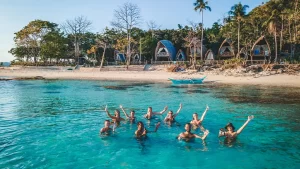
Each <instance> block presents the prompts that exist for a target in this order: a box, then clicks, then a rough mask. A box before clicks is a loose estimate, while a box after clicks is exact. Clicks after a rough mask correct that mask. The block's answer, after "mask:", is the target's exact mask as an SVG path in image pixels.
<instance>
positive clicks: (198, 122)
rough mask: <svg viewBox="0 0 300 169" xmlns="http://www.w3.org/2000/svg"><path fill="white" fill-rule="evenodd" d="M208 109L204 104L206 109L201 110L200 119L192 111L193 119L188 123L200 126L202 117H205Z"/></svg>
mask: <svg viewBox="0 0 300 169" xmlns="http://www.w3.org/2000/svg"><path fill="white" fill-rule="evenodd" d="M208 110H209V107H208V105H206V109H205V110H204V112H203V114H202V116H201V118H200V119H198V114H197V113H194V114H193V120H192V121H191V122H190V123H191V124H192V125H193V126H195V127H200V126H201V125H202V122H203V119H204V117H205V115H206V113H207V111H208Z"/></svg>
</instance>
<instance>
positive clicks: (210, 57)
mask: <svg viewBox="0 0 300 169" xmlns="http://www.w3.org/2000/svg"><path fill="white" fill-rule="evenodd" d="M214 59H215V55H214V52H213V51H212V50H211V49H209V50H208V51H207V52H206V54H205V60H214Z"/></svg>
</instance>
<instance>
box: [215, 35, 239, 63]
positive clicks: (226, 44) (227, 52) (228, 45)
mask: <svg viewBox="0 0 300 169" xmlns="http://www.w3.org/2000/svg"><path fill="white" fill-rule="evenodd" d="M218 56H219V59H221V60H224V59H231V58H233V57H234V56H235V54H234V47H233V43H232V41H231V40H230V39H228V38H226V39H225V40H224V41H223V42H222V44H221V46H220V48H219V52H218Z"/></svg>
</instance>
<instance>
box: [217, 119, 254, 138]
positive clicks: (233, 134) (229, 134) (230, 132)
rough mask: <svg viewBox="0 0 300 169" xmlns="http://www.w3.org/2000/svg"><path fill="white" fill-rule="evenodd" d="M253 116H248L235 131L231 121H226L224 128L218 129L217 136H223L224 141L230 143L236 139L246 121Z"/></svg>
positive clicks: (246, 123)
mask: <svg viewBox="0 0 300 169" xmlns="http://www.w3.org/2000/svg"><path fill="white" fill-rule="evenodd" d="M253 118H254V116H248V119H247V121H246V122H245V123H244V124H243V125H242V127H240V128H239V129H238V130H237V131H235V127H234V126H233V124H232V123H228V124H227V125H226V126H225V130H224V129H220V131H219V137H225V140H224V142H225V143H232V142H234V141H235V140H236V138H237V136H238V135H239V134H241V132H242V131H243V130H244V128H245V127H246V126H247V125H248V123H249V122H250V121H251V120H252V119H253Z"/></svg>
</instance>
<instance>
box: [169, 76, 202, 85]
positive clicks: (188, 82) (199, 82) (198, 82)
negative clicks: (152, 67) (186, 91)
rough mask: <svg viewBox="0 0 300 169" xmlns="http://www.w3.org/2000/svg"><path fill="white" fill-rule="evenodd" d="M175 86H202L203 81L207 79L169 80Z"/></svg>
mask: <svg viewBox="0 0 300 169" xmlns="http://www.w3.org/2000/svg"><path fill="white" fill-rule="evenodd" d="M169 79H170V80H171V81H172V83H173V84H201V83H203V80H204V79H205V77H203V78H191V79H173V78H169Z"/></svg>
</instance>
